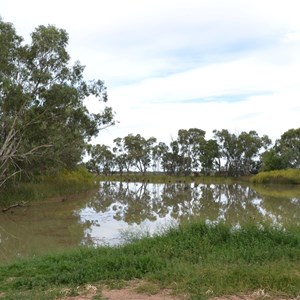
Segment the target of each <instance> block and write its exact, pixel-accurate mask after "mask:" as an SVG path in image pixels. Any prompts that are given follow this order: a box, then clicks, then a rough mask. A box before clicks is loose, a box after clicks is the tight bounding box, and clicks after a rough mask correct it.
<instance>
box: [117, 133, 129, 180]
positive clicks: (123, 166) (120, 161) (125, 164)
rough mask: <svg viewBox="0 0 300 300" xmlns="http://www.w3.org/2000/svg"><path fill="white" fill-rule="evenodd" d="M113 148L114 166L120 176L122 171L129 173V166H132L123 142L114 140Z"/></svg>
mask: <svg viewBox="0 0 300 300" xmlns="http://www.w3.org/2000/svg"><path fill="white" fill-rule="evenodd" d="M113 142H114V143H115V146H114V147H113V152H114V154H115V164H116V167H117V169H118V170H119V173H120V174H121V175H122V174H123V172H124V170H126V171H127V172H129V171H130V166H131V165H132V161H131V158H130V157H129V155H128V151H127V148H126V145H125V140H124V139H123V138H120V137H118V138H116V139H114V141H113Z"/></svg>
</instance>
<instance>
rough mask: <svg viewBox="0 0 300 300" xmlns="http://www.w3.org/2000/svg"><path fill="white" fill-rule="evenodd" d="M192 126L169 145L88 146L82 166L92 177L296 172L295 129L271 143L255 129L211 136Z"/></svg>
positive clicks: (132, 138)
mask: <svg viewBox="0 0 300 300" xmlns="http://www.w3.org/2000/svg"><path fill="white" fill-rule="evenodd" d="M205 135H206V132H205V131H204V130H202V129H198V128H190V129H188V130H187V129H180V130H179V131H178V135H177V137H176V139H173V140H172V141H171V142H170V143H169V144H166V143H164V142H158V141H157V139H156V138H155V137H150V138H145V137H143V136H142V135H141V134H136V135H134V134H128V135H127V136H125V137H123V138H120V137H119V138H116V139H114V141H113V142H114V146H113V147H109V146H107V145H103V144H102V145H101V144H97V145H89V147H88V154H89V155H90V159H89V161H88V162H87V163H86V167H87V168H88V169H89V170H90V171H91V172H95V173H97V174H100V173H103V174H106V175H108V174H113V173H116V172H118V173H119V174H123V173H124V172H130V171H132V170H137V171H139V172H140V173H142V174H145V173H146V172H149V171H152V172H163V173H166V174H169V175H190V174H193V173H194V174H204V175H213V174H219V175H225V176H245V175H250V174H256V173H258V172H259V171H270V170H279V169H286V168H300V128H298V129H290V130H288V131H286V132H284V133H283V134H282V136H281V137H280V139H278V140H276V141H275V143H274V145H273V144H272V141H271V139H270V138H269V137H268V136H267V135H263V136H259V135H258V134H257V132H256V131H254V130H251V131H249V132H244V131H243V132H241V133H239V134H237V133H231V132H229V131H228V130H227V129H222V130H214V131H213V138H211V139H206V138H205Z"/></svg>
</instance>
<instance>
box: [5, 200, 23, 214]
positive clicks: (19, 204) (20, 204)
mask: <svg viewBox="0 0 300 300" xmlns="http://www.w3.org/2000/svg"><path fill="white" fill-rule="evenodd" d="M26 203H27V202H24V201H22V202H20V203H16V204H13V205H11V206H9V207H6V208H3V209H2V212H7V211H8V210H10V209H11V208H14V207H18V206H24V205H25V204H26Z"/></svg>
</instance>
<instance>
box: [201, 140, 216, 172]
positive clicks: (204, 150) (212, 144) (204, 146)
mask: <svg viewBox="0 0 300 300" xmlns="http://www.w3.org/2000/svg"><path fill="white" fill-rule="evenodd" d="M200 149H201V151H200V163H201V172H202V173H204V174H205V175H210V174H211V173H212V172H214V171H219V172H220V167H221V162H220V151H219V145H218V143H217V141H216V140H213V139H210V140H204V141H203V142H202V143H201V146H200Z"/></svg>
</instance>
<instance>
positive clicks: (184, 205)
mask: <svg viewBox="0 0 300 300" xmlns="http://www.w3.org/2000/svg"><path fill="white" fill-rule="evenodd" d="M79 215H80V216H81V221H82V223H85V222H90V224H91V226H89V228H88V229H86V233H85V234H86V236H88V237H89V238H90V240H91V241H92V242H93V243H109V244H117V243H119V242H121V235H120V230H124V229H133V230H134V229H135V230H136V229H138V228H144V229H145V230H147V231H149V232H151V231H154V230H156V229H155V228H156V227H157V225H162V224H163V225H166V224H167V223H169V222H175V223H176V222H178V221H182V220H188V219H191V218H197V219H199V220H202V221H206V222H209V223H216V222H221V221H222V222H226V223H230V224H232V225H241V224H242V223H244V222H249V221H255V222H261V221H263V222H270V223H272V224H275V225H277V226H284V225H285V224H288V223H293V224H300V220H299V219H300V199H299V198H297V197H284V196H282V197H279V198H278V197H274V196H273V195H268V194H267V195H262V193H258V192H257V191H255V190H254V189H252V188H250V187H249V186H243V185H240V184H237V183H236V184H231V185H228V184H199V185H196V184H194V183H192V184H184V183H177V184H152V183H137V182H136V183H134V182H101V184H100V189H99V192H98V193H97V195H96V196H95V197H94V198H93V199H92V200H91V201H90V202H89V203H88V204H87V206H86V207H85V208H83V209H81V210H80V211H79Z"/></svg>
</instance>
